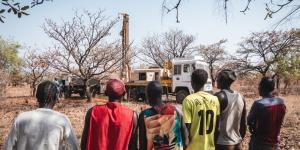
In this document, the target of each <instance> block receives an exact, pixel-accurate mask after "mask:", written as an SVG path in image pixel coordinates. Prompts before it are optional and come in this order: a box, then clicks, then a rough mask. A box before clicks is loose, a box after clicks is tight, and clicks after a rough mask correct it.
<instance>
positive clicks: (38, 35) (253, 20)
mask: <svg viewBox="0 0 300 150" xmlns="http://www.w3.org/2000/svg"><path fill="white" fill-rule="evenodd" d="M162 1H163V0H106V1H104V0H85V1H83V0H53V1H52V2H45V3H44V4H43V5H40V6H37V7H35V8H32V9H31V10H30V11H29V13H30V14H31V15H29V16H24V17H22V18H21V19H18V18H17V16H14V15H7V16H6V19H5V23H4V24H0V36H2V37H4V38H6V39H11V40H14V41H16V42H19V43H20V44H22V45H25V46H33V47H38V48H40V49H46V48H47V47H49V46H51V44H52V42H53V41H51V39H49V38H48V37H47V36H46V34H45V33H44V31H43V30H42V28H41V26H42V24H43V23H44V22H45V18H50V19H52V20H54V21H55V22H58V23H59V22H61V20H62V19H64V20H68V19H70V18H71V17H72V16H73V14H74V10H76V9H77V10H84V9H85V10H89V11H91V12H93V11H96V10H98V9H103V10H105V12H104V14H105V15H106V16H110V17H111V18H112V19H114V18H117V16H118V13H119V12H127V13H128V14H129V17H130V18H129V19H130V21H129V26H130V27H129V29H130V31H129V34H130V41H133V42H134V45H135V46H137V47H138V46H139V45H140V43H141V40H142V39H143V38H144V37H146V36H148V35H151V34H153V33H162V32H165V31H168V30H169V29H179V30H183V31H184V32H186V33H191V34H194V35H196V37H197V41H196V45H200V44H210V43H213V42H217V41H218V40H220V39H223V38H226V39H228V41H229V42H228V43H227V44H226V50H227V51H228V52H229V53H234V51H235V50H236V49H237V48H238V46H237V43H239V42H240V41H242V37H246V36H248V35H249V34H250V32H261V31H265V30H272V29H273V28H274V26H273V25H274V24H275V23H276V22H277V21H278V20H279V19H280V17H282V15H281V14H278V15H277V16H274V18H273V19H269V20H264V16H265V8H264V5H261V4H260V2H259V1H254V3H253V4H252V5H251V6H250V7H251V10H250V11H249V12H248V13H247V14H246V15H244V14H242V13H240V12H239V11H240V10H241V9H242V8H243V7H244V5H245V3H243V2H246V0H244V1H237V2H236V3H234V4H230V5H229V9H230V10H229V20H228V24H226V23H225V21H224V18H223V13H222V12H221V11H220V10H218V5H217V1H218V0H183V5H182V6H181V8H180V21H181V22H180V23H176V18H175V14H174V13H175V12H173V13H171V14H166V15H164V16H162V8H161V4H162ZM299 27H300V20H299V19H298V20H294V21H293V22H290V23H287V24H286V25H283V26H280V27H279V28H278V29H283V30H287V29H290V28H299ZM120 30H121V22H120V23H118V24H117V25H116V26H115V28H114V29H113V31H112V37H111V38H113V39H120V38H121V37H120V36H119V32H120ZM21 53H23V52H22V51H21Z"/></svg>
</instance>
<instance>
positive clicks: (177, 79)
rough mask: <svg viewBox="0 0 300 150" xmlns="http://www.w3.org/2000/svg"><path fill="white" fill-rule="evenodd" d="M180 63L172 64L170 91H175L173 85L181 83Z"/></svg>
mask: <svg viewBox="0 0 300 150" xmlns="http://www.w3.org/2000/svg"><path fill="white" fill-rule="evenodd" d="M181 70H182V68H181V64H178V65H174V68H173V75H172V84H173V86H172V91H175V87H177V86H180V84H181V80H182V79H181Z"/></svg>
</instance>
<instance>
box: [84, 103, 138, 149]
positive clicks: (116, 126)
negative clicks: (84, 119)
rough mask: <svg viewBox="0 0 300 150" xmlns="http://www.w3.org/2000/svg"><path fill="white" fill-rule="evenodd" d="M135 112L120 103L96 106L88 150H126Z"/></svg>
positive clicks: (90, 128)
mask: <svg viewBox="0 0 300 150" xmlns="http://www.w3.org/2000/svg"><path fill="white" fill-rule="evenodd" d="M133 115H134V113H133V111H132V110H131V109H129V108H127V107H125V106H122V105H121V104H120V103H118V102H109V103H107V104H106V105H99V106H94V107H93V109H92V112H91V117H90V127H89V131H88V140H87V146H86V149H87V150H100V149H101V150H126V149H128V145H129V142H130V138H131V133H132V128H133Z"/></svg>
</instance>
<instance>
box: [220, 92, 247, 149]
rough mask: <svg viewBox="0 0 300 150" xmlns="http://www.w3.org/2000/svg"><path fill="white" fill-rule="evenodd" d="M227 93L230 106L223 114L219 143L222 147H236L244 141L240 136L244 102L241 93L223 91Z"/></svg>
mask: <svg viewBox="0 0 300 150" xmlns="http://www.w3.org/2000/svg"><path fill="white" fill-rule="evenodd" d="M223 91H224V92H225V93H226V96H227V100H228V104H227V106H226V108H225V109H224V110H223V111H222V112H221V117H220V133H219V136H218V140H217V143H218V144H220V145H235V144H238V143H240V142H241V141H242V136H241V135H240V122H241V118H242V113H243V108H244V101H243V97H242V95H241V94H240V93H238V92H236V91H234V92H233V93H231V92H229V91H227V90H223Z"/></svg>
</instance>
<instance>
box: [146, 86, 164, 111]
mask: <svg viewBox="0 0 300 150" xmlns="http://www.w3.org/2000/svg"><path fill="white" fill-rule="evenodd" d="M146 92H147V99H148V102H149V104H150V105H151V106H154V105H156V104H158V103H160V101H161V97H162V93H163V87H162V86H161V84H160V83H159V82H158V81H151V82H149V83H148V85H147V88H146Z"/></svg>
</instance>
